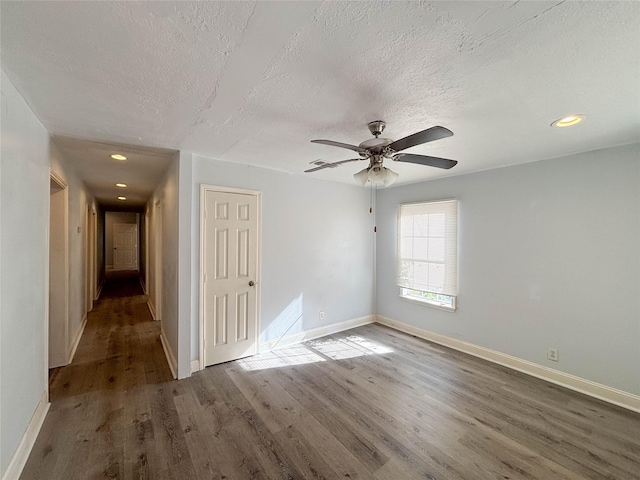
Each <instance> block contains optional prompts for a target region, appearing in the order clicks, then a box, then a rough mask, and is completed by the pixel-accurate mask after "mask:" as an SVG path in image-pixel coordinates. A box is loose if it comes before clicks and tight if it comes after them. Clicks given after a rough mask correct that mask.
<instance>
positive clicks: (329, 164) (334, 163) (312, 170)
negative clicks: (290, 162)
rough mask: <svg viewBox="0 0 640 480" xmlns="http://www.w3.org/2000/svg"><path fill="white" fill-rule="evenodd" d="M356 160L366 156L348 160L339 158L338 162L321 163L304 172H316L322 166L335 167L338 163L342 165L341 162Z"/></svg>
mask: <svg viewBox="0 0 640 480" xmlns="http://www.w3.org/2000/svg"><path fill="white" fill-rule="evenodd" d="M358 160H366V158H350V159H349V160H340V161H338V162H331V163H323V164H322V165H320V166H318V167H315V168H310V169H309V170H305V171H304V173H311V172H317V171H318V170H322V169H323V168H336V167H339V166H340V165H342V164H343V163H349V162H356V161H358Z"/></svg>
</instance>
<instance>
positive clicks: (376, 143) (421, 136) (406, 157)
mask: <svg viewBox="0 0 640 480" xmlns="http://www.w3.org/2000/svg"><path fill="white" fill-rule="evenodd" d="M386 125H387V124H386V123H385V122H383V121H382V120H376V121H373V122H369V124H368V125H367V126H368V127H369V131H370V132H371V134H372V135H373V136H375V137H376V138H371V139H369V140H365V141H364V142H362V143H361V144H360V145H358V146H356V145H349V144H348V143H341V142H334V141H333V140H311V141H312V142H313V143H322V144H324V145H331V146H334V147H341V148H348V149H349V150H353V151H355V152H358V153H359V154H360V157H359V158H350V159H348V160H340V161H338V162H324V161H322V160H316V161H313V162H311V163H312V164H313V165H316V166H315V167H314V168H310V169H309V170H305V172H316V171H318V170H322V169H324V168H335V167H339V166H340V165H342V164H344V163H349V162H355V161H358V160H369V166H368V167H367V168H365V169H364V170H361V171H359V172H358V173H356V174H355V175H354V176H353V177H354V178H355V179H356V181H357V182H358V183H360V184H361V185H362V186H364V185H366V184H367V182H371V183H374V184H380V183H381V184H383V185H385V186H388V185H391V184H392V183H393V182H395V181H396V179H397V178H398V174H397V173H395V172H394V171H392V170H389V169H388V168H386V167H384V166H383V165H382V162H383V161H384V159H385V158H389V159H391V160H393V161H395V162H408V163H417V164H420V165H426V166H428V167H436V168H445V169H449V168H451V167H454V166H455V165H456V164H457V163H458V162H457V161H455V160H447V159H446V158H438V157H429V156H427V155H416V154H414V153H399V152H402V150H406V149H407V148H410V147H414V146H416V145H421V144H423V143H427V142H433V141H434V140H440V139H441V138H446V137H450V136H452V135H453V132H452V131H451V130H449V129H447V128H444V127H431V128H427V129H426V130H423V131H421V132H417V133H414V134H413V135H409V136H408V137H404V138H401V139H400V140H396V141H393V140H391V139H389V138H378V137H379V136H380V135H381V134H382V132H383V131H384V127H386Z"/></svg>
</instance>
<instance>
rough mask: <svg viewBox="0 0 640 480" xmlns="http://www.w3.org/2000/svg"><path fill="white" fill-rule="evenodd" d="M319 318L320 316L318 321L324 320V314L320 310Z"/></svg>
mask: <svg viewBox="0 0 640 480" xmlns="http://www.w3.org/2000/svg"><path fill="white" fill-rule="evenodd" d="M319 316H320V320H324V312H323V311H322V310H321V311H320V314H319Z"/></svg>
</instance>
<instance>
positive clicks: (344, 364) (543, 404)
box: [21, 279, 640, 480]
mask: <svg viewBox="0 0 640 480" xmlns="http://www.w3.org/2000/svg"><path fill="white" fill-rule="evenodd" d="M145 302H146V297H144V295H142V292H141V289H140V287H139V285H138V284H137V283H136V280H135V279H121V280H119V282H112V283H111V284H110V285H107V286H106V287H105V291H104V292H103V295H102V298H101V300H100V301H99V303H98V304H97V306H96V308H95V309H94V311H93V312H92V313H91V314H90V316H89V321H88V324H87V327H86V330H85V333H84V335H83V338H82V340H81V343H80V346H79V348H78V352H77V354H76V359H75V360H74V362H73V364H72V365H69V366H67V367H64V368H61V369H56V370H55V371H53V372H52V375H51V401H52V406H51V409H50V411H49V414H48V415H47V418H46V420H45V423H44V426H43V428H42V431H41V432H40V435H39V437H38V440H37V442H36V445H35V447H34V449H33V451H32V453H31V456H30V457H29V460H28V462H27V465H26V466H25V469H24V471H23V475H22V477H21V478H23V479H47V480H55V479H65V480H67V479H180V480H182V479H280V478H283V479H305V478H309V479H327V480H329V479H345V478H347V479H374V480H376V479H377V480H401V479H580V478H589V479H599V478H606V479H624V480H626V479H638V478H640V415H638V414H634V413H632V412H629V411H626V410H624V409H621V408H618V407H615V406H611V405H608V404H606V403H604V402H600V401H597V400H594V399H591V398H589V397H586V396H583V395H580V394H577V393H575V392H572V391H569V390H566V389H563V388H561V387H558V386H555V385H552V384H549V383H546V382H544V381H542V380H538V379H535V378H532V377H529V376H526V375H524V374H521V373H518V372H515V371H512V370H509V369H507V368H504V367H500V366H497V365H493V364H491V363H489V362H485V361H483V360H479V359H477V358H474V357H470V356H468V355H465V354H462V353H459V352H456V351H453V350H449V349H447V348H444V347H441V346H438V345H434V344H430V343H428V342H426V341H423V340H420V339H417V338H414V337H412V336H410V335H406V334H404V333H400V332H396V331H394V330H391V329H389V328H386V327H383V326H380V325H368V326H365V327H360V328H356V329H353V330H350V331H347V332H343V333H340V334H336V335H332V336H330V337H326V338H323V339H320V340H317V341H312V342H307V343H305V344H302V345H298V346H295V347H291V348H287V349H282V350H278V351H275V352H272V353H269V354H263V355H260V356H257V357H252V358H247V359H244V360H239V361H235V362H230V363H227V364H223V365H218V366H215V367H209V368H207V369H206V370H204V371H202V372H198V373H196V374H194V375H193V376H192V377H191V378H189V379H186V380H182V381H175V380H172V379H171V374H170V372H169V369H168V367H167V364H166V360H165V358H164V353H163V351H162V347H161V345H160V342H159V339H158V335H159V325H158V324H157V322H154V321H153V320H152V319H151V317H150V315H149V312H148V310H147V306H146V303H145Z"/></svg>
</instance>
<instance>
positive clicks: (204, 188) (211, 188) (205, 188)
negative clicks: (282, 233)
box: [198, 183, 262, 370]
mask: <svg viewBox="0 0 640 480" xmlns="http://www.w3.org/2000/svg"><path fill="white" fill-rule="evenodd" d="M207 192H215V193H238V194H242V195H252V196H254V197H256V201H257V211H258V212H257V221H258V231H257V232H256V235H257V238H256V243H257V252H256V280H255V282H256V353H258V352H259V351H260V285H261V284H260V272H261V270H262V268H261V265H262V264H261V255H260V254H261V252H262V192H260V191H258V190H247V189H244V188H233V187H222V186H219V185H208V184H205V183H202V184H200V261H199V262H198V263H199V267H200V274H199V277H200V279H199V295H198V297H199V299H198V337H199V338H198V347H199V359H198V366H199V370H204V368H205V358H204V254H205V245H204V233H205V228H204V223H205V219H206V212H205V196H206V193H207Z"/></svg>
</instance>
